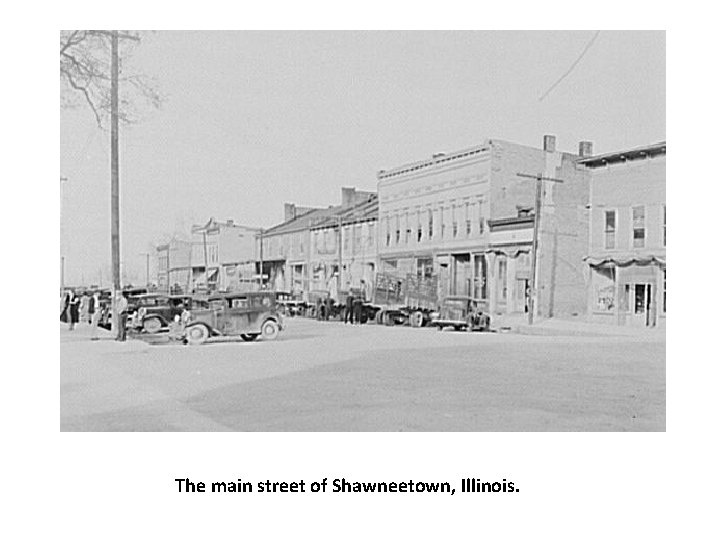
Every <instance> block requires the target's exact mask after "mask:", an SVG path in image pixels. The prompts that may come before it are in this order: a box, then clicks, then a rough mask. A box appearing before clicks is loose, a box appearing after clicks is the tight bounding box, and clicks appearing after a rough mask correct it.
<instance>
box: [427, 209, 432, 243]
mask: <svg viewBox="0 0 720 540" xmlns="http://www.w3.org/2000/svg"><path fill="white" fill-rule="evenodd" d="M427 213H428V238H432V237H433V211H432V209H430V210H428V211H427Z"/></svg>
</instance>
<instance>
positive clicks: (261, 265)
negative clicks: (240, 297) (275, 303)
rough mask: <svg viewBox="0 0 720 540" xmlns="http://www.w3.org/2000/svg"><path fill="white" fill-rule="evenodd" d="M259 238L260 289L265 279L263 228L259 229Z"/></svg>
mask: <svg viewBox="0 0 720 540" xmlns="http://www.w3.org/2000/svg"><path fill="white" fill-rule="evenodd" d="M259 238H260V273H259V276H260V290H262V288H263V281H264V280H265V277H264V275H263V266H264V265H263V229H260V233H259Z"/></svg>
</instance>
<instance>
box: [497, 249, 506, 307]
mask: <svg viewBox="0 0 720 540" xmlns="http://www.w3.org/2000/svg"><path fill="white" fill-rule="evenodd" d="M498 263H499V264H498V281H499V285H500V301H502V302H506V301H507V292H508V288H507V261H506V260H505V259H501V260H500V261H498Z"/></svg>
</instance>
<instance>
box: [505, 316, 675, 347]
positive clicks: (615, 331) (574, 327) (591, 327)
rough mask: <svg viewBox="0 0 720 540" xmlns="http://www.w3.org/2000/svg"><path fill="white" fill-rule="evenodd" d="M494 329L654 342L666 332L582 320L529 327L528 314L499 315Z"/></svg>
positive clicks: (551, 321) (545, 321) (543, 321)
mask: <svg viewBox="0 0 720 540" xmlns="http://www.w3.org/2000/svg"><path fill="white" fill-rule="evenodd" d="M492 327H493V328H494V329H496V330H497V331H499V332H502V331H506V332H512V333H516V334H525V335H533V336H587V337H597V336H616V337H618V336H619V337H634V338H641V339H649V340H652V341H664V340H665V330H664V329H661V328H645V327H631V326H617V325H610V324H602V323H591V322H587V321H585V320H583V319H581V318H577V319H556V318H552V319H536V320H535V322H534V323H533V324H532V325H529V324H528V322H527V314H513V315H502V316H500V315H499V316H497V317H496V318H495V319H494V320H493V324H492Z"/></svg>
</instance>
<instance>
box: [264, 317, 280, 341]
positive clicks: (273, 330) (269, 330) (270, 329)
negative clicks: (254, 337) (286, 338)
mask: <svg viewBox="0 0 720 540" xmlns="http://www.w3.org/2000/svg"><path fill="white" fill-rule="evenodd" d="M261 333H262V338H263V341H272V340H274V339H277V337H278V334H279V333H280V327H279V326H278V323H276V322H275V321H265V322H264V323H263V325H262V328H261Z"/></svg>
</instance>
